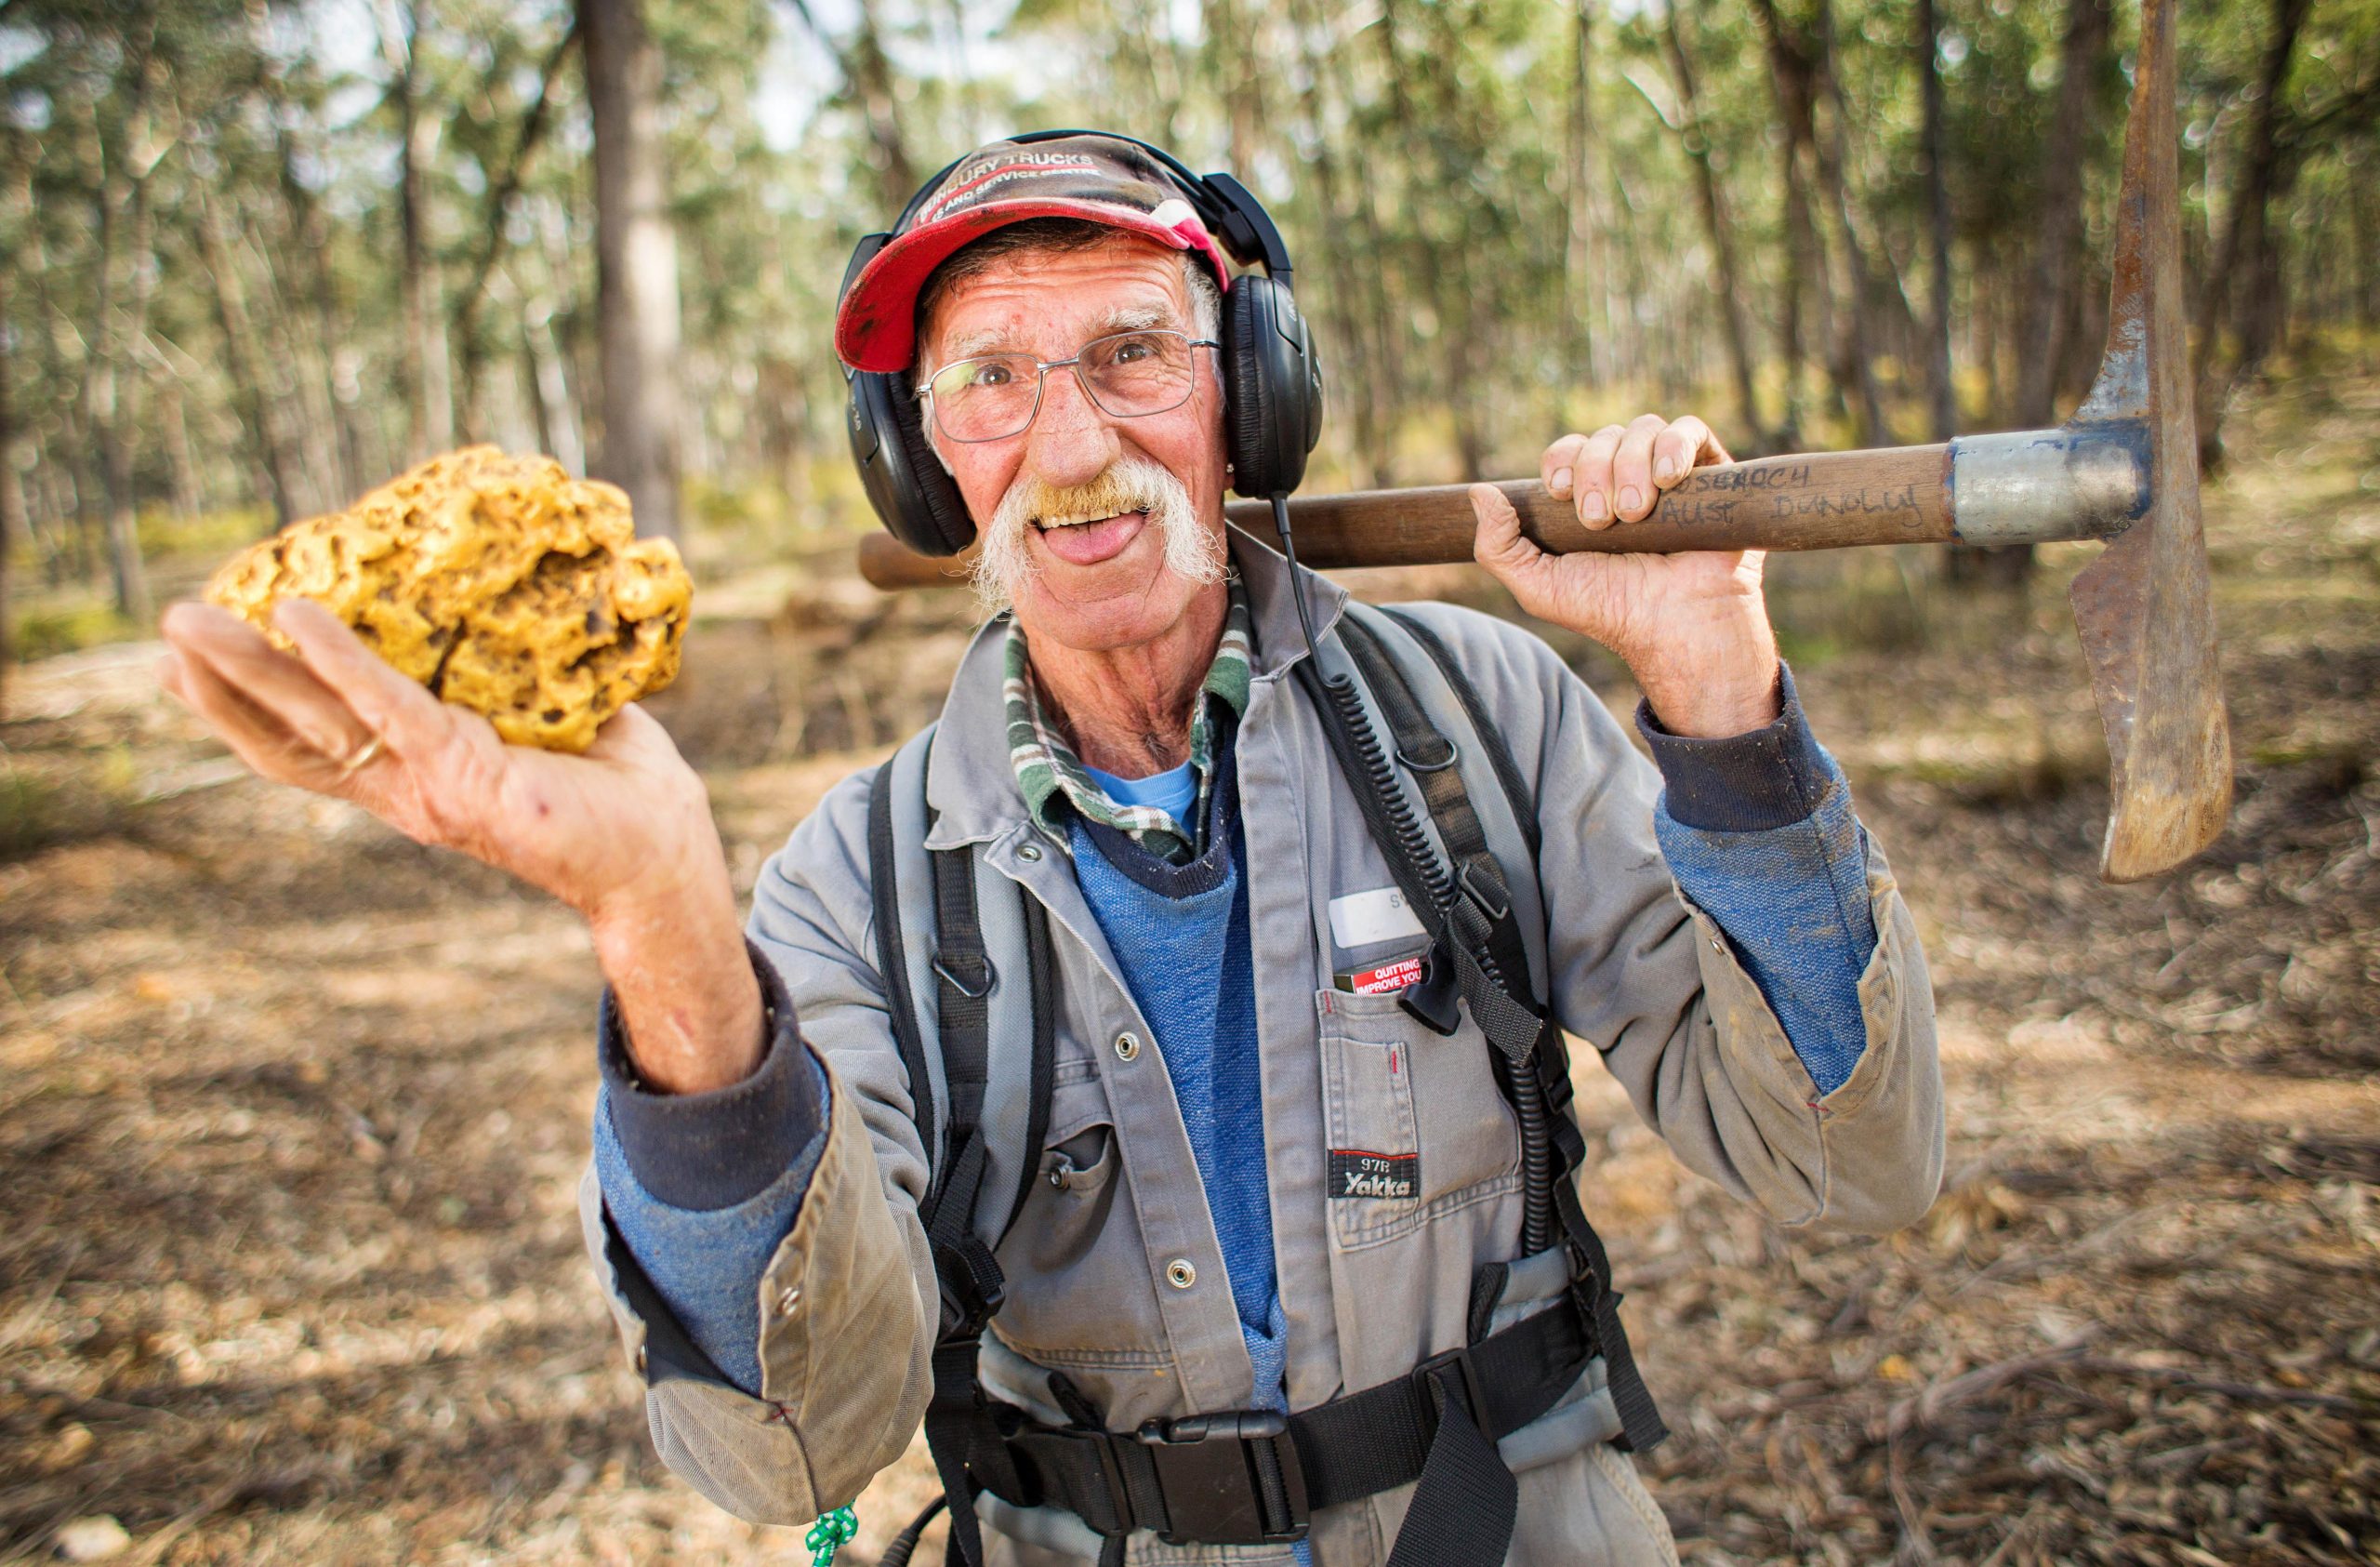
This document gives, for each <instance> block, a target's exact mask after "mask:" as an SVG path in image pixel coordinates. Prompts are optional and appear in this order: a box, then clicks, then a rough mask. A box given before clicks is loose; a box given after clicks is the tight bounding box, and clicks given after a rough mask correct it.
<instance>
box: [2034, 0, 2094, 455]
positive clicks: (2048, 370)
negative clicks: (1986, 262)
mask: <svg viewBox="0 0 2380 1567" xmlns="http://www.w3.org/2000/svg"><path fill="white" fill-rule="evenodd" d="M2110 20H2111V19H2110V17H2109V7H2108V0H2068V5H2067V7H2066V43H2065V46H2064V47H2063V49H2062V50H2061V51H2060V53H2061V55H2062V56H2063V63H2062V66H2061V75H2060V76H2059V79H2058V84H2057V107H2056V110H2055V111H2053V113H2052V114H2051V117H2050V129H2049V135H2048V137H2047V139H2045V140H2044V141H2043V143H2042V172H2041V193H2042V195H2041V229H2040V233H2041V237H2040V238H2039V240H2038V241H2036V242H2035V245H2034V249H2033V264H2032V268H2031V271H2030V286H2028V287H2027V289H2026V290H2025V311H2024V324H2023V325H2022V326H2021V327H2019V328H2018V333H2019V335H2018V337H2017V339H2016V344H2017V346H2016V407H2015V409H2014V410H2012V413H2013V422H2014V423H2015V424H2016V427H2017V428H2018V429H2023V430H2037V429H2040V428H2041V427H2043V426H2044V425H2047V424H2051V423H2054V422H2056V418H2057V380H2058V367H2059V365H2060V364H2061V363H2062V362H2063V360H2064V357H2065V342H2064V339H2063V331H2064V328H2065V326H2066V324H2067V323H2068V322H2069V320H2070V319H2071V318H2072V317H2073V314H2074V295H2075V292H2076V291H2077V290H2078V289H2079V288H2080V287H2081V286H2082V277H2083V257H2082V244H2083V141H2084V139H2085V138H2086V137H2087V136H2088V134H2089V131H2090V121H2091V98H2092V91H2091V89H2092V86H2093V85H2094V79H2095V78H2096V76H2097V74H2098V72H2099V63H2100V60H2101V59H2102V57H2103V56H2105V54H2106V53H2107V48H2108V35H2109V26H2110Z"/></svg>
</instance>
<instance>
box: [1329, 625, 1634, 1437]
mask: <svg viewBox="0 0 2380 1567" xmlns="http://www.w3.org/2000/svg"><path fill="white" fill-rule="evenodd" d="M1398 622H1399V624H1400V625H1402V626H1403V627H1404V628H1405V629H1406V630H1408V631H1413V630H1416V629H1417V625H1416V622H1415V621H1413V620H1412V619H1411V618H1408V617H1402V616H1400V617H1398ZM1341 625H1342V627H1343V628H1344V630H1345V631H1346V642H1347V648H1348V652H1349V654H1350V656H1351V657H1354V658H1355V663H1356V667H1357V668H1358V669H1360V670H1361V671H1363V675H1364V681H1365V684H1367V685H1369V687H1370V689H1371V692H1372V698H1373V700H1374V701H1375V702H1377V703H1378V704H1379V705H1380V709H1381V713H1382V716H1383V717H1384V718H1386V719H1387V720H1388V723H1389V727H1390V729H1391V731H1392V732H1393V733H1394V734H1395V737H1396V749H1397V756H1398V759H1399V760H1400V761H1401V762H1403V763H1404V764H1405V766H1406V767H1407V769H1408V771H1410V772H1412V773H1413V775H1414V777H1415V780H1416V782H1417V783H1418V784H1419V786H1420V788H1421V798H1422V801H1423V803H1425V804H1426V805H1427V806H1428V807H1429V810H1430V817H1431V820H1432V821H1433V822H1434V823H1435V825H1436V827H1437V830H1438V837H1439V839H1440V841H1441V842H1442V843H1445V845H1446V848H1447V853H1448V857H1450V858H1451V859H1453V860H1454V862H1455V864H1456V865H1457V866H1459V867H1461V868H1463V869H1461V870H1459V872H1458V873H1457V875H1456V877H1455V883H1456V885H1457V888H1458V889H1459V891H1460V892H1461V895H1462V896H1460V897H1459V898H1458V899H1457V900H1456V905H1457V906H1456V908H1455V910H1452V911H1450V915H1449V920H1448V924H1449V926H1450V927H1452V928H1454V929H1455V930H1457V931H1459V932H1469V931H1475V930H1478V929H1480V928H1481V926H1482V925H1483V924H1484V925H1485V926H1486V931H1487V934H1486V936H1485V938H1484V941H1483V945H1484V946H1485V948H1486V951H1487V958H1488V961H1487V962H1486V963H1483V964H1482V968H1483V970H1484V971H1485V972H1486V973H1487V974H1488V975H1489V976H1491V977H1494V978H1499V979H1501V978H1502V976H1527V973H1528V967H1527V963H1528V959H1527V949H1526V948H1525V947H1524V946H1523V944H1522V938H1521V934H1520V925H1519V922H1518V921H1517V920H1516V919H1514V917H1513V913H1512V907H1511V901H1512V900H1511V898H1510V896H1509V894H1508V889H1507V888H1506V886H1505V883H1504V881H1503V878H1502V876H1501V872H1500V871H1499V870H1498V868H1497V865H1496V859H1495V856H1494V854H1493V853H1492V852H1490V850H1489V848H1488V840H1487V834H1486V831H1485V830H1483V829H1482V828H1481V826H1480V823H1479V815H1478V812H1477V810H1476V809H1475V808H1474V806H1473V805H1472V803H1471V800H1470V796H1469V794H1468V793H1467V791H1466V790H1465V787H1464V784H1463V781H1462V775H1461V770H1460V769H1459V768H1457V767H1456V766H1454V765H1453V763H1454V761H1455V756H1454V747H1453V745H1452V744H1451V742H1449V741H1448V740H1447V739H1446V737H1444V736H1442V735H1440V734H1439V733H1438V732H1437V730H1436V728H1435V726H1434V725H1433V724H1431V722H1430V719H1429V715H1428V714H1427V712H1425V711H1424V710H1422V708H1421V703H1420V701H1419V699H1418V698H1416V697H1414V695H1413V690H1412V687H1411V686H1410V685H1409V684H1407V682H1406V680H1405V676H1404V673H1403V671H1400V670H1399V669H1398V668H1397V667H1396V664H1395V659H1394V658H1393V657H1390V655H1389V652H1388V649H1387V647H1386V646H1385V645H1384V644H1382V642H1381V640H1380V637H1379V636H1378V634H1377V633H1376V632H1374V631H1372V629H1371V628H1370V627H1369V626H1367V625H1365V624H1364V622H1363V621H1362V620H1361V619H1360V618H1358V617H1357V616H1356V615H1355V614H1352V613H1351V614H1349V615H1348V616H1346V617H1345V618H1342V621H1341ZM1416 640H1417V641H1419V642H1421V645H1422V647H1423V648H1424V650H1425V651H1428V652H1429V653H1430V656H1431V657H1432V658H1433V660H1435V661H1437V662H1438V664H1439V668H1440V670H1441V671H1442V672H1443V673H1444V674H1445V675H1446V677H1447V682H1448V684H1449V685H1451V686H1453V687H1454V690H1455V693H1456V696H1457V697H1458V699H1459V700H1461V703H1462V705H1463V710H1464V712H1465V715H1466V716H1468V717H1470V718H1471V719H1472V721H1473V722H1472V729H1473V732H1474V735H1475V736H1476V737H1478V738H1479V741H1480V743H1481V745H1482V747H1483V749H1485V750H1487V751H1488V754H1489V756H1490V758H1491V759H1493V761H1494V765H1495V766H1496V768H1497V773H1498V777H1499V781H1500V782H1501V784H1502V785H1503V787H1505V788H1506V789H1507V790H1511V789H1513V788H1514V787H1515V786H1516V785H1517V782H1518V775H1519V769H1518V768H1517V767H1515V766H1514V764H1513V762H1512V758H1511V756H1510V754H1509V753H1508V752H1506V751H1505V750H1504V748H1503V746H1502V743H1501V738H1500V737H1496V736H1495V731H1494V730H1493V729H1491V728H1489V727H1488V725H1486V724H1483V723H1481V722H1480V721H1479V716H1478V715H1479V712H1480V706H1479V702H1478V697H1477V693H1475V692H1474V691H1473V690H1472V689H1471V684H1470V682H1469V681H1468V680H1467V679H1465V678H1464V677H1463V675H1462V673H1461V669H1460V667H1459V666H1457V665H1456V664H1455V662H1454V660H1453V657H1452V656H1451V655H1450V654H1449V653H1448V650H1447V649H1446V647H1445V644H1442V643H1437V642H1436V640H1435V637H1432V636H1430V634H1429V633H1428V632H1427V631H1422V632H1421V635H1420V636H1418V637H1417V638H1416ZM1514 815H1515V816H1517V817H1520V818H1521V819H1522V820H1524V821H1527V822H1529V823H1530V825H1531V827H1532V828H1534V825H1535V823H1534V817H1535V815H1536V813H1535V811H1534V810H1530V811H1527V812H1522V811H1521V810H1520V809H1519V808H1518V803H1517V802H1515V803H1514ZM1489 891H1492V893H1493V894H1494V895H1495V896H1493V897H1490V896H1483V895H1484V894H1486V893H1488V892H1489ZM1466 999H1468V992H1467V991H1466ZM1531 1009H1532V1012H1533V1013H1534V1014H1535V1016H1536V1018H1537V1022H1538V1030H1539V1032H1538V1038H1537V1039H1536V1040H1535V1041H1534V1042H1533V1043H1532V1051H1531V1054H1530V1056H1528V1057H1527V1058H1526V1059H1525V1060H1522V1061H1516V1062H1514V1071H1515V1072H1516V1073H1520V1074H1526V1075H1527V1078H1528V1079H1529V1081H1528V1082H1526V1083H1522V1082H1515V1081H1514V1080H1513V1079H1512V1078H1509V1077H1508V1078H1506V1079H1504V1080H1503V1085H1504V1087H1505V1089H1506V1091H1507V1093H1508V1094H1513V1093H1514V1090H1516V1089H1517V1090H1519V1092H1518V1094H1517V1095H1515V1098H1516V1101H1517V1100H1533V1101H1534V1105H1533V1106H1532V1105H1529V1104H1524V1103H1519V1102H1516V1103H1515V1106H1514V1109H1516V1110H1517V1111H1519V1112H1520V1114H1521V1115H1522V1117H1523V1121H1524V1136H1523V1144H1524V1157H1525V1158H1527V1157H1528V1156H1529V1153H1530V1152H1531V1150H1530V1149H1528V1147H1527V1145H1528V1143H1529V1142H1530V1141H1531V1138H1530V1136H1529V1126H1528V1122H1531V1121H1532V1120H1534V1121H1536V1122H1540V1123H1541V1124H1543V1125H1544V1127H1545V1130H1546V1132H1547V1133H1549V1134H1550V1141H1551V1144H1552V1148H1551V1150H1550V1151H1551V1152H1552V1153H1553V1154H1554V1156H1555V1159H1554V1163H1555V1168H1554V1171H1552V1172H1551V1173H1550V1174H1551V1178H1550V1179H1549V1178H1544V1176H1543V1175H1541V1174H1540V1172H1537V1171H1532V1172H1530V1175H1531V1179H1530V1180H1528V1181H1527V1182H1526V1183H1524V1184H1525V1185H1527V1188H1528V1189H1529V1191H1530V1194H1531V1196H1532V1197H1533V1198H1540V1199H1541V1200H1542V1201H1546V1202H1550V1204H1551V1207H1552V1210H1553V1212H1552V1215H1551V1217H1552V1218H1553V1219H1554V1220H1556V1221H1558V1223H1559V1225H1560V1228H1561V1231H1562V1239H1563V1240H1564V1242H1566V1243H1567V1245H1568V1247H1569V1249H1570V1253H1571V1257H1572V1264H1573V1266H1572V1270H1571V1271H1572V1280H1573V1282H1572V1288H1573V1290H1574V1291H1575V1292H1576V1293H1577V1294H1578V1295H1579V1305H1580V1309H1582V1310H1583V1311H1585V1312H1586V1313H1587V1314H1588V1317H1589V1319H1590V1320H1591V1321H1593V1323H1594V1325H1595V1331H1596V1338H1597V1340H1598V1341H1599V1346H1600V1348H1601V1349H1602V1351H1603V1354H1604V1360H1605V1365H1606V1368H1607V1371H1608V1372H1609V1374H1610V1380H1611V1392H1612V1401H1613V1403H1614V1405H1615V1406H1617V1408H1618V1409H1619V1411H1620V1421H1621V1426H1622V1428H1623V1429H1622V1434H1621V1439H1620V1440H1621V1442H1622V1444H1623V1445H1625V1446H1626V1447H1628V1448H1629V1449H1630V1450H1631V1451H1633V1452H1639V1453H1642V1452H1646V1451H1647V1450H1649V1449H1650V1448H1652V1447H1653V1446H1655V1445H1656V1444H1658V1443H1659V1442H1660V1441H1662V1440H1663V1439H1664V1438H1666V1437H1667V1436H1668V1435H1669V1429H1668V1428H1667V1426H1665V1425H1664V1424H1663V1423H1662V1420H1661V1417H1660V1412H1659V1409H1658V1408H1657V1407H1656V1406H1655V1405H1654V1402H1653V1396H1652V1392H1651V1390H1650V1389H1649V1388H1646V1386H1645V1379H1644V1375H1643V1374H1642V1373H1641V1372H1640V1371H1638V1370H1637V1367H1636V1358H1635V1355H1634V1353H1633V1351H1632V1350H1631V1349H1630V1348H1629V1344H1628V1335H1627V1331H1626V1329H1625V1328H1623V1327H1622V1326H1621V1324H1620V1299H1621V1296H1620V1292H1619V1291H1618V1290H1616V1289H1614V1288H1613V1287H1612V1283H1611V1258H1610V1255H1609V1254H1608V1253H1607V1251H1606V1250H1605V1249H1604V1243H1603V1238H1602V1237H1601V1236H1599V1235H1597V1234H1596V1233H1595V1229H1594V1226H1593V1224H1591V1223H1589V1222H1588V1220H1587V1215H1586V1210H1585V1208H1584V1206H1583V1205H1582V1204H1581V1203H1580V1201H1579V1190H1578V1179H1577V1176H1578V1172H1579V1169H1580V1165H1581V1164H1582V1163H1583V1162H1584V1160H1585V1156H1586V1143H1585V1139H1584V1138H1583V1137H1582V1136H1580V1133H1579V1128H1578V1122H1577V1121H1576V1120H1575V1119H1574V1118H1573V1117H1572V1116H1571V1115H1570V1114H1569V1106H1570V1102H1571V1099H1572V1097H1573V1090H1572V1087H1571V1084H1570V1074H1569V1059H1568V1056H1569V1053H1568V1051H1567V1049H1566V1048H1565V1047H1564V1046H1563V1044H1562V1042H1561V1032H1560V1030H1559V1029H1556V1028H1555V1027H1554V1024H1553V1021H1552V1019H1551V1017H1550V1016H1547V1015H1546V1014H1545V1012H1544V1011H1543V1010H1542V1009H1540V1008H1538V1007H1537V1006H1536V1005H1535V1004H1534V1002H1532V1008H1531ZM1473 1011H1474V1016H1478V1012H1477V1007H1476V1006H1475V1004H1474V1009H1473ZM1482 1027H1483V1028H1485V1027H1486V1024H1485V1020H1484V1019H1483V1021H1482ZM1532 1112H1533V1113H1532ZM1540 1157H1541V1155H1540ZM1546 1240H1547V1241H1548V1242H1551V1240H1552V1237H1551V1236H1550V1235H1548V1236H1547V1237H1546Z"/></svg>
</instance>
